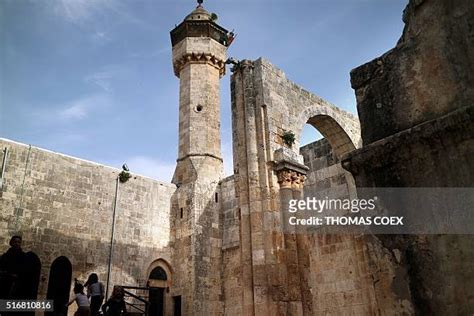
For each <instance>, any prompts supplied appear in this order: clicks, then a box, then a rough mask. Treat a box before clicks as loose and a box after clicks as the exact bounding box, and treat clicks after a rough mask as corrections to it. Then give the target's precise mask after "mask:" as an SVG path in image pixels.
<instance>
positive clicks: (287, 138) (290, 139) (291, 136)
mask: <svg viewBox="0 0 474 316" xmlns="http://www.w3.org/2000/svg"><path fill="white" fill-rule="evenodd" d="M281 138H282V139H283V142H284V143H285V145H287V146H288V147H291V146H293V144H294V143H295V140H296V137H295V133H293V132H292V131H285V132H284V133H283V135H282V136H281Z"/></svg>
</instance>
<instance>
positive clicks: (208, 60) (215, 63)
mask: <svg viewBox="0 0 474 316" xmlns="http://www.w3.org/2000/svg"><path fill="white" fill-rule="evenodd" d="M188 63H191V64H208V65H210V66H212V67H214V68H216V69H218V70H219V75H220V77H222V76H224V75H225V61H224V60H222V59H219V58H217V57H216V56H215V55H213V54H208V53H188V54H183V55H181V56H180V57H179V58H178V59H175V60H174V61H173V70H174V74H175V75H176V76H177V77H178V78H179V73H180V72H181V69H183V68H184V66H186V65H187V64H188Z"/></svg>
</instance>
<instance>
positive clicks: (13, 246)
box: [0, 235, 26, 299]
mask: <svg viewBox="0 0 474 316" xmlns="http://www.w3.org/2000/svg"><path fill="white" fill-rule="evenodd" d="M21 243H22V238H21V236H18V235H15V236H13V237H12V238H11V239H10V249H8V250H7V252H5V253H4V254H3V255H2V257H1V258H0V281H1V282H0V299H15V298H16V299H18V298H21V297H22V284H21V280H22V273H23V272H24V271H23V270H24V266H25V257H26V255H25V253H24V252H23V249H21Z"/></svg>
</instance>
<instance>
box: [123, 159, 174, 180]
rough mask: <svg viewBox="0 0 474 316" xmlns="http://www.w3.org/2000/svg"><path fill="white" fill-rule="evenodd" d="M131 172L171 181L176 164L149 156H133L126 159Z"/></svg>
mask: <svg viewBox="0 0 474 316" xmlns="http://www.w3.org/2000/svg"><path fill="white" fill-rule="evenodd" d="M124 162H125V163H127V165H128V167H129V168H130V172H132V173H135V174H139V175H143V176H146V177H149V178H152V179H156V180H160V181H163V182H171V178H172V177H173V173H174V169H175V167H176V164H175V163H174V162H173V163H170V162H163V161H160V160H159V159H154V158H152V157H147V156H133V157H130V158H128V159H127V160H125V161H124Z"/></svg>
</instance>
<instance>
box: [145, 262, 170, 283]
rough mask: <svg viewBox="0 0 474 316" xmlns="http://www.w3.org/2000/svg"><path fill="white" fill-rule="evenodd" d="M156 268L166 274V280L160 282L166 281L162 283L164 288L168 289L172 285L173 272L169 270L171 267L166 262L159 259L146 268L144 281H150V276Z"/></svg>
mask: <svg viewBox="0 0 474 316" xmlns="http://www.w3.org/2000/svg"><path fill="white" fill-rule="evenodd" d="M157 268H161V269H163V271H164V272H165V273H166V280H162V281H166V282H165V283H163V285H166V287H170V286H171V284H172V275H173V271H172V269H171V265H170V264H169V263H168V262H167V261H166V260H164V259H161V258H160V259H157V260H155V261H153V262H152V263H151V264H150V266H149V267H148V269H147V271H146V275H145V279H146V280H150V276H151V274H152V272H153V271H154V270H155V269H157ZM155 271H156V270H155Z"/></svg>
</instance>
